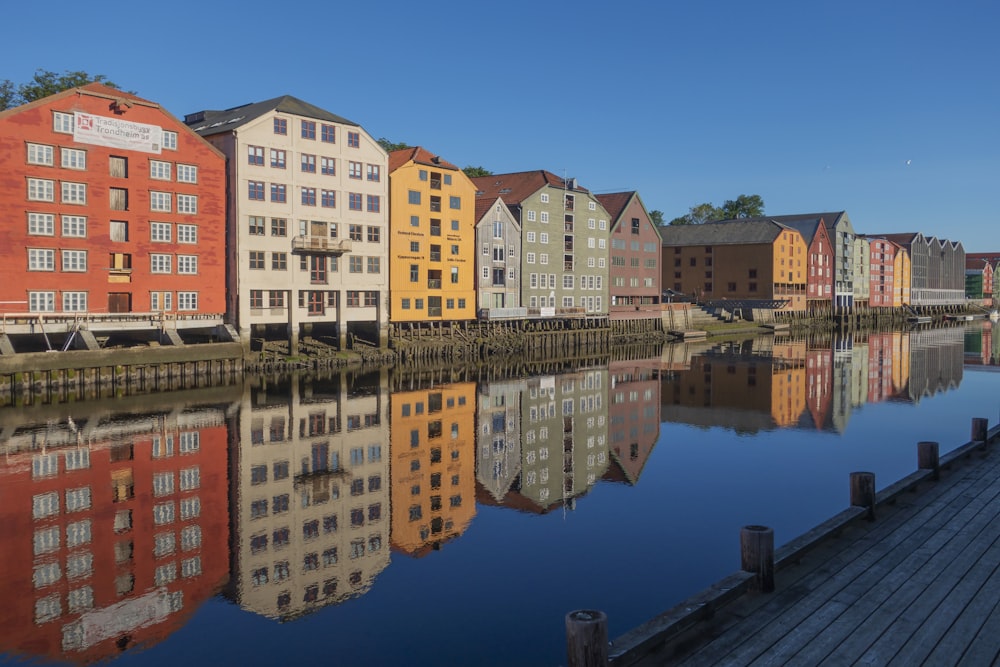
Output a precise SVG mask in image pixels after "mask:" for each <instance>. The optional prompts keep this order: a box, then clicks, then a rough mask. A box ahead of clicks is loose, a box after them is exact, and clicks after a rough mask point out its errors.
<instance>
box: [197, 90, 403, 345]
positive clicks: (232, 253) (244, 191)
mask: <svg viewBox="0 0 1000 667" xmlns="http://www.w3.org/2000/svg"><path fill="white" fill-rule="evenodd" d="M184 122H185V123H187V124H188V125H189V126H190V127H191V128H192V129H193V130H194V131H195V132H197V133H198V134H199V135H201V136H202V137H204V138H205V139H207V140H208V141H209V142H210V143H211V144H212V145H213V146H215V147H216V148H218V149H219V150H220V151H222V152H223V153H224V154H225V155H226V157H227V158H228V167H227V168H228V186H227V247H228V257H227V267H228V271H227V292H228V296H227V310H228V314H229V318H230V319H231V320H232V322H233V324H235V325H236V326H237V328H238V330H239V333H240V338H241V340H242V341H243V343H244V345H245V346H249V345H250V341H251V338H264V339H287V340H288V342H289V353H290V354H296V353H297V352H298V345H299V341H300V339H301V338H302V337H303V336H317V337H324V338H325V339H328V340H332V341H336V342H337V344H338V345H339V347H340V348H341V349H344V348H346V347H347V346H348V344H349V341H350V340H351V339H352V337H354V336H358V337H360V338H362V339H365V340H367V341H369V342H372V343H379V344H383V345H384V344H385V342H386V338H385V336H386V327H387V322H388V312H387V307H386V301H387V290H388V277H389V267H388V236H387V222H388V212H389V201H388V196H389V187H388V186H389V174H388V168H387V164H388V163H387V160H388V157H387V155H386V152H385V151H384V150H383V149H382V147H381V146H379V144H378V143H377V142H376V141H375V140H374V139H372V137H371V136H370V135H369V134H368V133H367V132H365V130H364V129H363V128H362V127H361V126H360V125H358V124H357V123H354V122H352V121H349V120H347V119H345V118H341V117H340V116H337V115H334V114H332V113H330V112H328V111H324V110H323V109H320V108H319V107H316V106H313V105H311V104H308V103H306V102H303V101H302V100H299V99H296V98H294V97H291V96H288V95H285V96H283V97H277V98H274V99H271V100H266V101H264V102H257V103H253V104H246V105H243V106H238V107H234V108H232V109H226V110H225V111H210V110H208V111H199V112H196V113H193V114H189V115H188V116H186V117H185V118H184Z"/></svg>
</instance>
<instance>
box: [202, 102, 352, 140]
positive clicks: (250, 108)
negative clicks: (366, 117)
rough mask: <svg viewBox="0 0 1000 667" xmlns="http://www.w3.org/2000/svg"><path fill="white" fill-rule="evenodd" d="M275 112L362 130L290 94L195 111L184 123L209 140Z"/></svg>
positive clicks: (348, 121) (350, 122)
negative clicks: (230, 107)
mask: <svg viewBox="0 0 1000 667" xmlns="http://www.w3.org/2000/svg"><path fill="white" fill-rule="evenodd" d="M272 111H280V112H282V113H288V114H293V115H295V116H304V117H306V118H315V119H316V120H325V121H329V122H331V123H340V124H342V125H353V126H355V127H361V126H360V125H358V124H357V123H355V122H354V121H350V120H347V119H346V118H343V117H341V116H338V115H336V114H332V113H330V112H329V111H324V110H323V109H320V108H319V107H317V106H315V105H312V104H309V103H308V102H303V101H302V100H300V99H299V98H297V97H292V96H291V95H282V96H281V97H275V98H273V99H270V100H264V101H263V102H251V103H249V104H244V105H242V106H238V107H233V108H232V109H226V110H224V111H214V110H210V109H209V110H204V111H196V112H195V113H190V114H188V115H187V116H185V117H184V122H185V123H186V124H187V125H189V126H190V127H191V128H192V129H193V130H194V131H195V132H197V133H198V134H200V135H201V136H203V137H207V136H210V135H213V134H219V133H220V132H229V131H230V130H232V129H233V128H237V127H240V126H242V125H246V124H247V123H249V122H250V121H252V120H256V119H257V118H260V117H261V116H263V115H265V114H269V113H271V112H272Z"/></svg>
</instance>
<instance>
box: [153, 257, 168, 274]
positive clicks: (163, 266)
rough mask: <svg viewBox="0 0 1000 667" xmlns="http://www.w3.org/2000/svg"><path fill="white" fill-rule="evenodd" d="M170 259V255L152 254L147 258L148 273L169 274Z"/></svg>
mask: <svg viewBox="0 0 1000 667" xmlns="http://www.w3.org/2000/svg"><path fill="white" fill-rule="evenodd" d="M171 265H172V259H171V256H170V255H163V254H160V253H152V254H150V256H149V271H150V273H170V271H171Z"/></svg>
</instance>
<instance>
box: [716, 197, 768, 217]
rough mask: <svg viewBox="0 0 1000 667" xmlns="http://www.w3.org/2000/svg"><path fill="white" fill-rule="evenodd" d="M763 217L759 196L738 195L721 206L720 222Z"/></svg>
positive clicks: (761, 200)
mask: <svg viewBox="0 0 1000 667" xmlns="http://www.w3.org/2000/svg"><path fill="white" fill-rule="evenodd" d="M762 215H764V200H763V199H761V198H760V195H740V196H739V197H737V198H736V199H729V200H727V201H726V203H724V204H723V205H722V218H721V219H722V220H736V219H737V218H759V217H761V216H762Z"/></svg>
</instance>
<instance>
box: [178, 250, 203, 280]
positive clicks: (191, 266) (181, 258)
mask: <svg viewBox="0 0 1000 667" xmlns="http://www.w3.org/2000/svg"><path fill="white" fill-rule="evenodd" d="M177 273H182V274H187V275H192V274H197V273H198V256H197V255H177Z"/></svg>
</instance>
